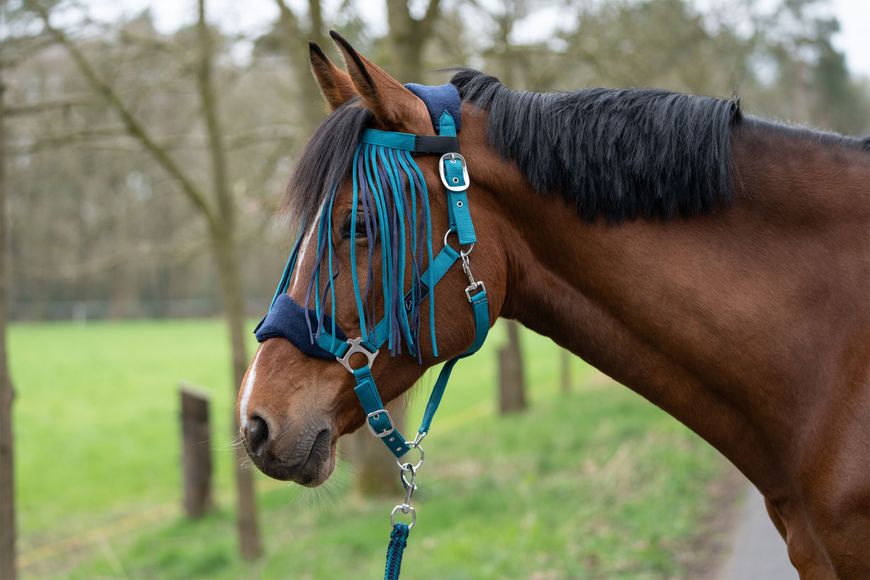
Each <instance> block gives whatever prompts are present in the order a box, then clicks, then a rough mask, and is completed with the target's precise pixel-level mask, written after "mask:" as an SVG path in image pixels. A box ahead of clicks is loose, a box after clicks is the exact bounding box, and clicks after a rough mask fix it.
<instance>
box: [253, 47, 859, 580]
mask: <svg viewBox="0 0 870 580" xmlns="http://www.w3.org/2000/svg"><path fill="white" fill-rule="evenodd" d="M334 38H336V40H337V41H338V44H339V47H340V48H341V50H342V52H343V54H344V57H345V61H346V64H347V67H348V71H349V74H348V73H345V72H344V71H342V70H341V69H339V68H337V67H336V66H335V65H333V64H332V63H331V62H329V61H328V60H327V59H326V57H325V56H324V55H323V53H322V52H321V51H320V50H319V48H317V47H316V46H314V45H312V51H311V59H312V67H313V71H314V74H315V76H316V78H317V80H318V82H319V84H320V86H321V88H322V90H323V93H324V95H325V97H326V100H327V102H328V103H329V104H330V105H331V107H332V108H333V109H334V110H335V112H334V113H333V114H332V115H331V116H330V117H329V118H328V119H327V121H326V122H325V123H324V125H323V126H322V127H321V128H320V129H319V130H318V132H317V133H316V134H315V136H314V138H313V139H312V142H311V143H310V144H309V146H308V149H307V150H306V152H305V153H304V154H303V156H302V158H301V159H300V161H299V163H298V164H297V169H296V171H295V175H294V177H293V179H292V180H291V184H290V187H289V188H288V198H289V199H288V201H289V204H290V206H291V210H292V211H294V212H296V213H298V214H305V215H308V217H309V218H310V217H312V216H314V215H315V214H316V213H317V212H318V211H323V208H324V204H323V196H322V195H318V193H317V191H319V190H323V189H325V188H327V187H328V184H325V183H322V181H323V179H324V178H325V177H326V176H333V177H335V178H337V179H338V180H339V181H342V183H341V186H340V187H339V190H338V194H337V197H336V201H335V203H334V206H333V207H332V216H331V219H332V220H333V223H334V224H335V230H336V241H335V243H336V248H337V255H336V258H335V259H336V261H337V263H338V264H339V267H340V268H339V269H340V270H341V271H345V272H347V271H349V270H350V269H351V268H353V267H357V268H359V266H357V265H355V264H354V265H352V264H351V263H350V255H349V246H350V245H351V244H357V245H359V247H363V246H365V244H366V243H368V242H367V240H366V239H350V236H349V235H348V228H347V223H348V219H349V218H348V216H349V215H350V212H351V193H350V192H351V188H350V185H349V183H348V167H349V161H348V160H346V159H344V158H345V157H347V156H348V155H350V154H351V152H352V147H353V146H354V144H355V143H356V141H357V139H358V138H359V135H360V131H361V130H362V128H363V127H365V126H366V125H369V126H372V127H376V128H380V129H384V130H391V131H404V132H408V133H416V134H420V135H434V132H433V126H432V122H431V120H430V116H429V114H428V111H427V108H426V106H425V105H424V104H423V102H422V101H421V100H420V99H419V98H418V97H417V96H415V94H414V93H412V92H411V91H409V90H408V89H407V88H405V87H404V86H403V85H402V84H400V83H399V82H397V81H396V80H395V79H393V78H392V77H391V76H390V75H388V74H387V73H386V72H384V71H383V70H382V69H381V68H379V67H378V66H376V65H374V64H373V63H371V62H370V61H368V60H367V59H366V58H364V57H363V56H361V55H359V54H358V53H357V52H355V51H354V50H353V48H351V47H350V45H348V44H347V43H346V42H345V41H343V40H342V39H341V38H340V37H338V36H337V35H335V36H334ZM451 82H452V83H453V84H454V85H456V86H457V87H458V89H459V92H460V94H461V95H462V97H463V107H462V129H461V131H460V133H459V141H460V144H461V148H462V152H463V154H464V156H465V158H466V159H467V160H468V165H469V171H470V174H471V179H472V186H471V189H470V190H469V192H470V193H469V195H470V205H471V211H472V214H473V217H474V222H475V226H476V228H477V237H478V243H477V246H476V248H475V250H474V254H473V260H474V267H475V274H476V275H477V277H478V278H481V279H483V280H484V281H485V283H486V286H487V292H488V295H489V300H490V316H491V319H492V320H495V318H496V317H499V316H501V317H507V318H512V319H515V320H518V321H519V322H521V323H522V324H524V325H525V326H527V327H529V328H531V329H532V330H535V331H536V332H539V333H541V334H544V335H546V336H548V337H550V338H552V339H553V340H554V341H556V342H557V343H559V344H560V345H562V346H564V347H565V348H567V349H569V350H570V351H572V352H573V353H575V354H576V355H577V356H580V357H582V358H583V359H584V360H586V361H588V362H589V363H591V364H592V365H594V366H596V367H597V368H599V369H601V370H602V371H603V372H604V373H606V374H608V375H609V376H611V377H613V378H614V379H616V380H618V381H619V382H621V383H622V384H624V385H626V386H628V387H629V388H631V389H633V390H635V391H637V392H638V393H640V394H641V395H643V396H644V397H646V398H647V399H648V400H650V401H651V402H652V403H654V404H656V405H658V406H660V407H661V408H663V409H664V410H666V411H667V412H668V413H670V414H671V415H673V416H674V417H675V418H677V419H678V420H679V421H681V422H682V423H684V424H686V425H687V426H689V427H690V428H691V429H692V430H694V431H695V432H696V433H698V434H699V435H701V436H702V437H703V438H704V439H706V440H707V441H708V442H710V444H712V445H713V446H714V447H716V448H717V449H718V450H719V451H720V452H721V453H722V454H724V455H725V456H726V457H727V458H728V459H730V460H731V461H732V462H733V463H734V465H736V466H737V467H738V468H739V469H740V470H741V471H742V472H743V473H744V474H745V475H746V477H748V478H749V479H750V480H751V481H752V482H753V483H754V484H755V485H756V486H757V487H758V489H759V490H760V491H761V492H762V494H764V496H765V498H766V502H767V508H768V511H769V513H770V517H771V518H772V519H773V522H774V524H775V525H776V527H777V529H778V530H779V531H780V533H781V534H782V536H783V538H784V539H785V541H786V542H787V544H788V552H789V556H790V558H791V560H792V562H793V563H794V565H795V567H796V568H797V569H798V570H799V572H800V574H801V577H802V578H835V577H839V578H865V579H866V578H870V452H868V448H870V302H868V291H870V153H868V150H870V147H868V145H870V143H868V141H867V140H865V141H863V142H862V141H859V140H857V139H849V138H844V137H839V136H835V135H829V134H822V133H818V132H815V131H810V130H805V129H795V128H787V127H783V126H781V125H776V124H773V123H768V122H764V121H761V120H758V119H753V118H749V117H743V116H742V115H741V113H740V111H739V107H738V106H736V105H735V104H734V103H729V102H727V101H718V100H715V99H707V98H701V97H691V96H686V95H676V94H673V93H667V92H663V91H612V90H603V89H602V90H598V89H596V90H586V91H579V92H577V93H564V94H551V95H546V94H535V93H525V92H514V91H510V90H509V89H506V88H504V87H503V86H502V85H500V84H499V83H498V82H497V81H496V80H495V79H492V78H491V77H486V76H485V75H481V74H480V73H474V72H471V71H463V72H460V73H459V74H457V75H456V77H454V79H453V80H452V81H451ZM418 161H419V164H420V167H421V168H422V170H423V174H424V176H425V179H426V181H427V183H429V190H430V191H431V192H440V191H442V189H441V184H440V181H439V178H438V172H437V170H436V167H437V165H436V163H437V157H420V158H419V159H418ZM318 180H319V181H321V182H320V183H318ZM312 188H313V189H312ZM443 197H444V196H443V195H440V194H439V195H434V194H433V195H431V196H430V203H431V205H432V222H433V225H432V229H433V231H434V232H444V231H446V230H447V221H446V220H447V217H446V215H447V214H446V209H445V203H446V202H445V201H444V198H443ZM578 214H579V215H578ZM584 218H585V219H584ZM308 223H311V221H310V220H309V222H308ZM312 231H313V230H312ZM356 231H357V232H358V231H359V230H358V229H357V230H356ZM434 237H435V239H436V240H437V244H436V249H437V245H439V244H440V243H441V242H440V239H441V238H440V235H438V234H435V236H434ZM311 238H312V233H311V231H309V232H308V233H307V235H305V236H303V238H302V242H301V245H300V251H299V257H298V263H297V269H296V273H295V274H294V279H293V280H291V282H290V285H289V290H288V293H289V294H290V296H291V297H292V298H294V299H295V300H297V301H303V300H304V299H305V296H304V294H305V283H303V282H302V281H301V279H303V278H305V276H306V275H307V274H308V273H310V272H312V271H313V270H312V269H313V268H314V265H315V264H314V263H315V260H317V256H316V255H315V254H316V252H314V251H313V250H311V246H312V244H313V242H312V239H311ZM358 254H359V252H358ZM376 262H377V258H376ZM379 268H380V265H379V264H378V263H375V264H374V265H373V269H374V270H375V271H376V272H379V271H380V270H379ZM363 270H365V269H363ZM358 271H361V270H358ZM361 272H362V273H361V276H362V275H368V274H367V273H366V272H365V271H361ZM342 278H348V277H347V276H344V277H343V276H341V275H339V276H338V277H337V278H336V279H335V284H336V299H335V301H336V305H335V307H336V310H335V312H336V314H335V317H336V319H337V321H338V323H339V324H340V326H341V328H343V329H346V330H347V329H358V328H359V325H360V317H359V316H358V313H357V309H356V308H355V307H354V304H353V302H354V300H353V294H352V288H351V283H350V280H348V279H342ZM374 280H379V278H378V276H377V275H375V276H374ZM466 284H467V283H466V280H465V277H464V276H463V274H462V272H461V270H460V269H459V268H458V267H457V268H454V271H451V272H449V273H448V274H447V276H446V277H445V279H444V281H443V282H442V283H441V285H439V286H438V290H439V295H438V300H437V302H436V307H435V319H436V320H437V322H438V325H439V326H438V335H437V339H438V346H439V350H440V351H441V353H440V354H441V358H440V359H436V358H435V357H433V356H432V353H431V349H430V348H429V345H428V344H425V343H424V344H423V354H422V364H420V362H419V361H418V360H417V358H415V357H413V356H409V355H407V354H406V355H403V356H402V355H399V356H392V357H391V356H383V355H382V356H380V357H378V358H377V360H376V361H375V363H374V365H373V367H372V373H373V375H374V376H375V377H376V379H377V382H378V386H379V389H380V394H381V396H382V398H383V399H384V401H389V400H391V399H394V398H395V397H397V396H398V395H400V394H401V393H402V392H404V391H406V390H407V389H409V388H410V387H411V386H412V385H413V384H414V383H415V381H416V380H417V379H418V378H419V377H420V376H421V375H422V374H423V372H424V371H425V370H426V368H428V367H429V366H432V365H434V364H436V363H438V362H439V361H441V360H445V359H446V358H449V357H451V356H455V355H456V354H458V353H460V352H462V351H463V350H464V349H465V348H466V347H467V346H468V345H469V343H470V342H471V341H472V337H473V328H472V318H471V315H470V314H469V309H468V306H467V303H466V298H465V295H464V293H463V289H464V287H465V286H466ZM375 299H377V298H375ZM424 316H425V314H424ZM240 393H241V394H240V397H239V412H240V420H241V425H242V430H243V434H244V438H245V441H246V445H247V447H248V450H249V454H250V455H251V457H252V459H253V461H254V463H255V464H256V465H257V466H258V467H259V468H260V469H261V470H262V471H264V472H265V473H267V474H269V475H271V476H273V477H276V478H279V479H287V480H294V481H297V482H299V483H302V484H304V485H312V486H313V485H319V484H320V483H322V482H323V481H325V480H326V479H327V478H328V477H329V475H330V474H331V472H332V470H333V468H334V466H335V446H336V441H337V439H338V437H339V436H340V435H342V434H345V433H349V432H351V431H354V430H355V429H357V428H359V427H360V426H361V425H362V424H363V420H364V414H363V412H362V409H361V408H360V406H359V404H358V402H357V400H356V397H355V396H354V393H353V377H352V376H351V375H349V374H348V373H347V372H346V371H345V370H344V368H342V367H341V366H340V365H338V364H336V363H335V362H334V361H326V360H321V359H317V358H312V357H310V356H305V355H304V354H303V353H302V352H300V350H299V349H297V348H296V347H295V346H293V344H291V343H290V342H289V341H287V340H284V339H281V338H274V339H269V340H266V341H265V342H264V343H263V344H262V345H261V347H260V349H259V350H258V352H257V353H256V356H255V358H254V360H253V362H252V364H251V366H250V368H249V369H248V373H247V375H246V378H245V382H244V384H243V385H242V388H241V391H240ZM459 396H461V395H459Z"/></svg>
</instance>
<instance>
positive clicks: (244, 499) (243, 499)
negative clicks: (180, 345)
mask: <svg viewBox="0 0 870 580" xmlns="http://www.w3.org/2000/svg"><path fill="white" fill-rule="evenodd" d="M212 235H213V237H214V252H215V257H216V259H217V264H218V273H219V275H220V281H221V299H222V300H223V304H224V316H225V319H226V322H227V330H228V331H229V338H230V345H231V349H232V353H231V357H232V370H233V392H234V393H235V394H236V396H238V389H239V386H240V385H241V384H242V379H243V378H244V376H245V370H246V369H247V364H248V362H247V361H248V357H247V353H246V352H245V350H246V349H245V338H244V337H245V311H244V295H243V294H242V285H241V272H240V271H239V261H238V257H237V255H236V248H235V244H234V243H233V236H232V235H231V234H230V233H228V232H225V231H224V232H213V234H212ZM232 408H233V411H232V413H233V421H232V426H233V432H232V434H233V437H235V436H236V434H237V433H238V432H239V416H238V413H236V411H235V405H233V407H232ZM235 453H236V464H235V470H236V485H237V488H238V496H237V498H238V506H237V515H236V527H237V529H238V534H239V551H240V553H241V555H242V558H244V559H246V560H253V559H256V558H259V557H260V556H261V555H262V553H263V548H262V544H261V542H260V528H259V526H258V524H257V502H256V496H255V493H254V482H253V479H252V476H251V470H250V468H249V462H248V458H247V454H246V452H245V449H244V447H242V446H241V445H237V446H235Z"/></svg>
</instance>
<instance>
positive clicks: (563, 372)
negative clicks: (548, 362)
mask: <svg viewBox="0 0 870 580" xmlns="http://www.w3.org/2000/svg"><path fill="white" fill-rule="evenodd" d="M571 356H572V355H571V353H570V352H568V351H567V350H565V349H564V348H563V349H560V350H559V383H560V384H561V390H562V394H563V395H567V394H568V393H570V392H571Z"/></svg>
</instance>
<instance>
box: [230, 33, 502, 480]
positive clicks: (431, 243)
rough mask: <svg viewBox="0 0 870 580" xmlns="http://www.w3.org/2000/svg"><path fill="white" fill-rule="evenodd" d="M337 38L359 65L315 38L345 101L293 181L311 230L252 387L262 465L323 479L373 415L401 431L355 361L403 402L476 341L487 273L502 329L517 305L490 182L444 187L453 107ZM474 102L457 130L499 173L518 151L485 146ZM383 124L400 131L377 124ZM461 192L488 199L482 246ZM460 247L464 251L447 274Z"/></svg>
mask: <svg viewBox="0 0 870 580" xmlns="http://www.w3.org/2000/svg"><path fill="white" fill-rule="evenodd" d="M333 38H334V39H335V40H336V42H337V44H338V46H339V48H340V49H341V52H342V53H343V56H344V60H345V62H346V65H347V69H348V72H344V71H343V70H342V69H340V68H338V67H337V66H336V65H334V64H333V63H332V62H330V61H329V59H328V58H327V57H326V56H325V55H324V53H323V52H322V51H321V50H320V48H319V47H318V46H317V45H315V44H312V45H311V67H312V71H313V72H314V76H315V78H316V79H317V81H318V84H319V85H320V87H321V89H322V92H323V95H324V97H325V99H326V102H327V103H328V105H329V106H330V107H331V109H332V112H331V114H330V116H329V117H328V118H327V119H326V120H325V121H324V123H323V124H322V125H321V126H320V128H319V129H318V130H317V131H316V132H315V133H314V135H313V136H312V138H311V140H310V142H309V143H308V145H307V147H306V149H305V151H304V152H303V153H302V155H301V157H300V159H299V160H298V162H297V164H296V167H295V169H294V173H293V176H292V177H291V180H290V184H289V186H288V191H287V203H288V206H289V212H290V213H291V215H292V216H293V218H294V219H295V220H296V222H297V223H299V224H300V233H299V238H298V241H297V243H296V245H295V247H294V251H293V254H292V256H291V259H290V262H288V268H287V269H286V270H285V276H284V279H283V280H282V284H281V285H280V286H279V289H278V291H277V292H276V297H275V300H274V301H273V306H272V309H271V311H270V314H269V316H268V317H267V318H266V319H265V320H264V322H263V323H262V324H261V326H260V327H259V329H258V331H257V333H258V339H259V340H260V342H261V345H260V347H259V349H258V350H257V353H256V355H255V356H254V359H253V362H252V363H251V365H250V367H249V368H248V371H247V374H246V376H245V378H244V382H243V384H242V386H241V388H240V391H239V399H238V412H239V422H240V428H241V431H242V435H243V438H244V442H245V445H246V447H247V449H248V453H249V455H250V457H251V459H252V460H253V462H254V463H255V465H257V467H258V468H259V469H261V470H262V471H263V472H264V473H266V474H268V475H270V476H271V477H274V478H278V479H284V480H293V481H296V482H298V483H301V484H303V485H309V486H316V485H319V484H321V483H323V482H324V481H325V480H326V479H327V478H328V477H329V475H330V474H331V473H332V471H333V469H334V467H335V457H336V443H337V440H338V438H339V437H340V436H341V435H343V434H346V433H350V432H352V431H354V430H356V429H358V428H360V427H361V426H362V425H364V424H365V423H366V422H367V419H368V422H369V428H370V429H373V432H374V433H378V434H382V433H383V432H384V431H386V430H388V429H389V428H390V426H389V425H387V427H386V428H381V429H380V430H378V429H377V425H376V424H375V423H376V421H375V420H372V418H371V417H368V418H367V416H366V415H367V413H366V412H365V411H364V408H363V406H361V405H360V401H359V393H358V392H357V393H355V390H358V389H357V388H358V387H359V386H360V382H361V380H362V379H361V378H360V376H359V372H357V373H354V371H359V370H360V369H366V368H368V367H370V368H369V370H370V373H371V378H372V384H376V385H377V386H376V387H375V388H376V394H375V393H373V394H372V396H374V397H375V398H378V397H379V398H380V399H381V400H382V402H383V403H386V402H389V401H390V400H392V399H395V398H396V397H398V396H399V395H401V394H402V393H403V392H405V391H407V390H408V389H409V388H410V387H411V386H412V385H413V384H414V383H415V382H416V381H417V379H419V378H420V377H421V375H422V374H423V373H424V372H425V371H426V369H427V368H429V367H431V366H433V365H435V364H437V363H439V362H442V361H445V360H450V359H452V358H454V357H456V356H457V355H459V354H461V353H463V352H464V351H465V350H466V349H467V348H469V345H471V344H472V342H473V341H474V340H475V336H476V332H477V331H478V330H480V329H476V328H475V324H476V323H477V324H481V323H479V322H478V319H477V318H475V316H474V315H473V313H472V304H471V302H472V298H473V295H475V294H476V293H477V291H478V290H480V289H483V284H479V285H478V286H477V287H474V286H473V284H471V283H470V282H477V281H478V280H480V281H484V283H485V293H486V297H487V298H488V304H486V303H485V304H484V306H483V308H485V309H486V310H487V312H486V313H485V314H486V321H487V322H486V324H487V327H488V324H489V321H491V320H494V319H495V317H496V316H497V314H498V313H499V311H500V309H501V306H502V304H503V301H504V295H505V287H506V272H507V267H506V260H507V258H506V254H505V252H504V250H503V243H504V239H505V236H506V235H507V234H506V232H507V231H508V229H509V228H508V227H507V222H506V220H505V218H504V217H503V216H501V215H500V213H499V212H498V211H497V209H498V205H497V204H496V203H495V199H494V197H493V196H492V194H491V192H490V191H488V190H487V189H486V188H484V187H479V186H478V185H477V184H476V183H472V185H471V189H470V190H469V195H468V196H467V197H466V196H465V193H464V192H463V193H462V195H460V196H458V197H457V198H456V199H452V198H449V195H445V187H444V182H442V176H441V174H440V173H439V164H440V163H442V162H443V161H442V156H441V154H440V149H439V147H441V143H442V141H438V139H437V137H438V134H437V129H439V127H438V124H439V119H438V118H433V114H434V113H433V111H432V110H430V108H428V107H427V105H426V104H425V103H424V101H423V100H421V98H420V97H419V96H418V95H417V94H415V92H413V91H412V90H411V89H409V88H407V87H406V86H404V85H402V84H401V83H400V82H398V81H397V80H396V79H394V78H393V77H391V76H390V75H389V74H388V73H387V72H385V71H384V70H383V69H382V68H380V67H379V66H377V65H375V64H373V63H372V62H370V61H369V60H368V59H366V58H365V57H364V56H362V55H361V54H359V53H358V52H356V51H355V50H354V49H353V48H352V47H351V46H350V44H348V43H347V41H345V40H344V39H343V38H341V37H340V36H338V35H336V34H333ZM445 87H448V85H445ZM455 90H456V89H455V88H453V91H455ZM454 101H455V102H454V103H453V105H454V111H453V113H454V114H453V116H455V117H459V116H460V115H459V112H458V111H457V110H456V105H457V104H458V103H459V101H458V93H457V94H456V95H455V99H454ZM439 113H440V111H439ZM475 114H476V113H475V111H471V110H469V111H466V112H465V113H463V114H462V115H461V116H462V118H461V119H460V118H456V119H453V120H452V121H453V122H454V123H455V124H456V125H458V124H459V123H460V122H464V130H463V131H462V133H461V135H462V138H461V139H459V140H458V141H457V140H456V139H457V138H454V140H453V142H454V143H455V144H456V145H458V144H459V142H460V141H461V147H462V152H463V153H464V155H465V157H466V158H467V159H468V166H469V167H468V169H469V173H470V174H471V175H472V176H473V175H475V173H476V172H477V171H479V170H482V171H488V172H491V173H497V172H498V169H497V168H498V167H500V166H505V165H507V163H505V162H504V161H502V160H501V159H500V158H499V157H498V156H497V155H496V154H494V153H493V152H491V151H487V150H486V146H485V143H486V140H485V130H484V129H483V127H484V125H483V124H481V123H474V122H473V117H475ZM451 119H452V117H451ZM371 129H374V130H376V131H383V132H389V133H381V134H378V133H372V132H371V131H370V132H369V133H365V131H366V130H371ZM440 129H441V132H442V133H444V132H445V131H446V129H445V128H444V127H440ZM364 134H365V135H369V134H372V135H374V136H375V137H377V138H383V139H387V140H389V139H392V138H393V137H392V136H396V135H398V136H399V137H398V138H399V139H403V138H404V137H402V135H403V134H407V135H408V136H416V137H414V138H415V139H416V142H418V143H423V144H425V143H427V141H426V139H425V138H426V137H432V138H435V139H433V140H431V141H429V142H428V143H432V144H434V146H433V147H432V148H433V149H434V150H435V152H434V153H427V152H426V151H422V152H421V151H419V149H420V147H418V151H416V152H414V151H410V150H408V148H404V149H403V148H401V147H391V146H389V142H388V143H387V145H386V146H385V145H384V143H382V142H378V143H376V144H372V143H365V142H364V141H365V139H364ZM444 139H445V140H446V139H449V137H444ZM443 142H449V141H443ZM421 147H422V148H423V149H425V145H423V146H421ZM452 179H455V180H456V181H457V182H458V181H459V180H464V179H467V175H465V176H464V177H463V176H458V177H454V178H452ZM466 185H467V184H466ZM469 198H470V200H469ZM450 203H453V204H455V205H458V207H459V210H462V209H463V206H465V208H464V211H465V212H468V210H469V207H468V206H472V207H473V210H472V211H471V214H468V213H465V214H463V215H468V216H470V215H472V214H473V228H474V231H475V232H476V238H475V239H474V241H473V242H469V239H471V238H468V239H460V238H461V237H462V236H461V235H458V234H459V232H457V227H456V226H455V225H454V224H451V220H452V219H454V218H453V217H451V216H452V214H451V213H450V212H449V211H448V204H450ZM460 219H461V218H460ZM469 219H470V217H469ZM466 238H467V235H466ZM445 248H446V249H445ZM472 249H473V252H472ZM445 255H446V256H448V257H452V259H453V262H455V263H451V264H448V266H449V267H447V268H442V270H443V271H441V272H440V273H439V280H438V281H433V279H432V278H430V276H432V271H433V270H437V268H438V264H437V262H438V261H439V256H440V257H441V258H442V259H443V258H444V256H445ZM463 264H465V266H466V268H463V267H462V265H463ZM473 276H476V277H477V278H476V279H475V278H473ZM481 318H482V317H481ZM484 334H485V332H484ZM354 341H355V342H354ZM360 344H362V345H363V346H360ZM338 355H342V356H340V357H339V356H338ZM337 358H342V359H343V360H342V362H341V363H340V362H339V360H337ZM349 371H350V372H349ZM380 418H381V417H380V415H378V416H376V417H375V418H374V419H378V420H379V419H380ZM400 443H404V441H402V442H400ZM388 446H389V445H388Z"/></svg>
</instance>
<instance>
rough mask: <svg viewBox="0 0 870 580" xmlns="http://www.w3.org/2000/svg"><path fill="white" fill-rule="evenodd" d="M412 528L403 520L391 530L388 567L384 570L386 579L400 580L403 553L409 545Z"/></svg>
mask: <svg viewBox="0 0 870 580" xmlns="http://www.w3.org/2000/svg"><path fill="white" fill-rule="evenodd" d="M410 531H411V528H410V527H409V526H408V524H403V523H401V522H399V523H397V524H394V525H393V531H392V532H390V543H389V545H388V546H387V568H386V570H384V580H399V573H400V572H401V571H402V554H403V553H404V552H405V546H407V545H408V533H409V532H410Z"/></svg>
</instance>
